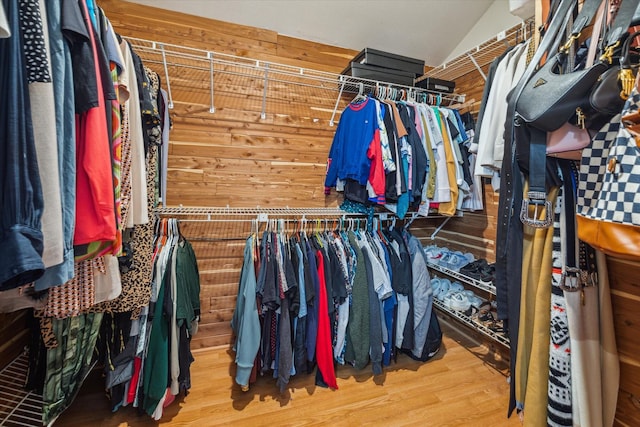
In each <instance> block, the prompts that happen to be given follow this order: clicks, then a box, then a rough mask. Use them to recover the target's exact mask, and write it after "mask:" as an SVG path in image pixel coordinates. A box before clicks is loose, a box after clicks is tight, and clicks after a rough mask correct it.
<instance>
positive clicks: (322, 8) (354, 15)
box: [132, 0, 520, 66]
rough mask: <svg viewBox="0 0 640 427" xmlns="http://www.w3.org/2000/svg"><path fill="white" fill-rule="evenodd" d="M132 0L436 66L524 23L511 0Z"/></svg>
mask: <svg viewBox="0 0 640 427" xmlns="http://www.w3.org/2000/svg"><path fill="white" fill-rule="evenodd" d="M132 1H133V2H135V3H142V4H147V5H150V6H155V7H160V8H164V9H169V10H176V11H180V12H184V13H189V14H193V15H199V16H203V17H208V18H213V19H217V20H221V21H227V22H233V23H236V24H243V25H250V26H253V27H259V28H265V29H269V30H273V31H276V32H278V33H280V34H283V35H287V36H291V37H297V38H301V39H305V40H311V41H315V42H320V43H326V44H329V45H333V46H340V47H345V48H350V49H354V50H361V49H364V48H365V47H371V48H374V49H379V50H384V51H388V52H393V53H397V54H400V55H405V56H409V57H413V58H419V59H423V60H425V62H426V64H427V65H432V66H436V65H440V64H441V63H442V62H443V61H445V60H446V59H447V58H449V57H450V56H451V55H452V54H455V53H456V52H457V51H460V53H462V52H464V51H465V50H466V49H470V48H472V47H474V46H475V45H477V44H480V43H482V42H483V41H485V40H487V39H488V38H490V37H492V36H495V35H496V34H497V33H498V32H499V31H501V30H504V29H507V28H510V27H511V26H513V25H515V24H516V23H518V22H520V20H519V19H518V18H515V17H513V16H512V15H510V14H509V11H508V7H509V2H508V0H132ZM461 42H462V43H461ZM465 42H466V44H467V45H468V46H464V45H465Z"/></svg>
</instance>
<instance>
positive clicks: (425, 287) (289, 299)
mask: <svg viewBox="0 0 640 427" xmlns="http://www.w3.org/2000/svg"><path fill="white" fill-rule="evenodd" d="M432 304H433V295H432V290H431V284H430V280H429V274H428V272H427V268H426V259H425V255H424V252H423V251H422V246H421V244H420V242H419V240H418V239H417V238H415V237H414V236H412V235H411V234H410V233H409V232H408V231H407V230H406V229H402V228H401V229H398V228H394V227H391V228H388V229H386V230H382V229H378V230H372V231H366V230H360V229H355V230H354V229H348V230H345V229H342V228H341V229H338V230H336V231H322V232H320V231H317V232H315V233H312V234H310V235H307V233H305V232H297V233H293V234H291V235H289V236H287V235H286V234H285V233H284V232H276V231H265V232H264V233H263V235H262V239H259V238H258V234H257V233H253V234H252V235H251V236H249V238H248V239H247V241H246V246H245V252H244V263H243V267H242V273H241V277H240V284H239V288H238V297H237V303H236V309H235V311H234V315H233V319H232V322H231V326H232V328H233V331H234V333H235V336H236V340H235V343H234V346H233V349H234V351H235V352H236V357H235V362H236V364H237V371H236V377H235V380H236V382H237V383H238V384H239V385H240V386H241V388H242V389H243V390H244V391H246V390H247V389H248V387H249V384H250V383H252V382H254V381H255V379H256V377H257V374H258V373H262V374H267V373H269V372H272V373H273V377H274V378H276V379H277V385H278V387H279V388H280V390H281V391H283V390H284V389H285V388H286V386H287V384H288V382H289V379H290V377H291V375H301V374H306V373H311V372H312V371H313V368H314V365H317V367H318V370H317V371H316V384H318V385H321V386H328V387H331V388H334V389H336V388H337V387H338V386H337V382H336V375H335V369H334V362H337V363H340V364H345V363H348V364H350V365H353V366H354V367H355V368H356V369H363V368H364V367H365V366H367V364H368V363H369V362H371V364H372V369H373V372H374V374H380V373H381V372H382V366H383V365H385V366H387V365H389V364H390V362H391V358H392V356H394V355H396V354H397V351H402V352H405V353H407V354H408V355H409V356H411V357H413V358H415V359H418V360H423V361H426V360H428V359H429V358H431V357H432V356H433V354H435V352H437V350H438V349H439V347H440V343H441V333H440V327H439V324H438V321H437V318H435V315H434V313H433V311H432Z"/></svg>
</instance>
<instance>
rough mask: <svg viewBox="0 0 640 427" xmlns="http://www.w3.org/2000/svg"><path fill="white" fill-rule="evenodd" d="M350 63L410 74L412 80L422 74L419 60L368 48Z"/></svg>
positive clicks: (422, 70) (421, 62) (422, 64)
mask: <svg viewBox="0 0 640 427" xmlns="http://www.w3.org/2000/svg"><path fill="white" fill-rule="evenodd" d="M351 62H358V63H360V64H366V65H375V66H376V67H384V68H390V69H392V70H400V71H406V72H407V73H412V74H413V77H414V78H415V77H416V76H421V75H423V74H424V61H423V60H421V59H415V58H409V57H407V56H402V55H396V54H394V53H389V52H383V51H381V50H377V49H371V48H369V47H367V48H365V49H363V50H362V51H361V52H360V53H359V54H357V55H356V56H355V57H354V58H353V59H352V60H351Z"/></svg>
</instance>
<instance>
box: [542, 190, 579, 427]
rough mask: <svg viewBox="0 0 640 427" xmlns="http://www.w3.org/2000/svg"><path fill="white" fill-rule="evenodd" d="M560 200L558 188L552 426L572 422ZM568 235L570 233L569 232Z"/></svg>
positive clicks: (549, 419) (551, 352)
mask: <svg viewBox="0 0 640 427" xmlns="http://www.w3.org/2000/svg"><path fill="white" fill-rule="evenodd" d="M563 201H564V197H563V191H562V189H560V192H559V195H558V199H557V201H556V206H555V215H554V216H555V218H554V222H553V254H552V257H553V270H552V271H553V273H552V279H551V286H552V288H551V340H550V342H549V388H548V395H549V403H548V406H547V425H548V426H552V427H560V426H571V425H573V420H572V415H571V410H572V409H571V340H570V339H569V321H568V319H567V303H566V300H565V298H564V292H563V291H562V289H561V288H560V280H561V277H562V265H563V253H564V251H563V250H562V249H563V248H562V246H563V243H564V242H563V241H562V238H561V233H560V211H561V209H563ZM568 238H572V237H571V236H568ZM565 250H566V248H565Z"/></svg>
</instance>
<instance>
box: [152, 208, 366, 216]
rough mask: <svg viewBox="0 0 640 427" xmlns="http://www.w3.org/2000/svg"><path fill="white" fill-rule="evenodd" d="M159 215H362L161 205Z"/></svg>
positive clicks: (324, 210)
mask: <svg viewBox="0 0 640 427" xmlns="http://www.w3.org/2000/svg"><path fill="white" fill-rule="evenodd" d="M156 213H157V214H158V215H161V216H198V215H199V216H202V215H204V216H257V215H272V216H302V215H304V216H308V217H324V216H342V215H350V216H363V214H357V213H350V212H346V211H343V210H341V209H339V208H289V207H283V208H261V207H259V206H258V207H255V208H232V207H161V208H158V209H156Z"/></svg>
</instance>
